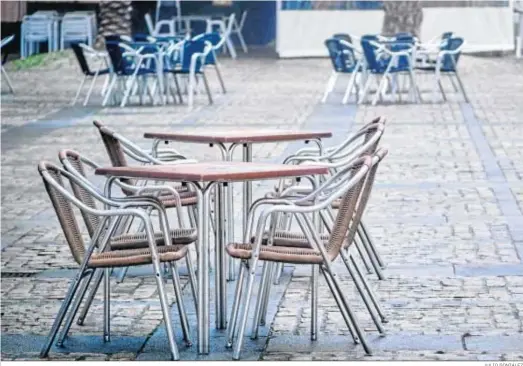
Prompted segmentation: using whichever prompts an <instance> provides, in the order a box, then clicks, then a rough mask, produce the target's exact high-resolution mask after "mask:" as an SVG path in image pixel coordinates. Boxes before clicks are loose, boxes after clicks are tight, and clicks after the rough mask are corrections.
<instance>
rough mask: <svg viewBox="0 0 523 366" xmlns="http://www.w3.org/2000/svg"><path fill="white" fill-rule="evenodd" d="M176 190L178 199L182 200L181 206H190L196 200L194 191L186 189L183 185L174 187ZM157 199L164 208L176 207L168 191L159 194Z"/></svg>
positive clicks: (174, 200)
mask: <svg viewBox="0 0 523 366" xmlns="http://www.w3.org/2000/svg"><path fill="white" fill-rule="evenodd" d="M176 190H177V191H178V194H179V195H180V201H182V206H192V205H195V204H196V203H197V202H198V198H197V196H196V192H192V191H188V190H187V189H186V188H185V187H176ZM159 199H160V201H162V203H163V205H164V206H165V208H171V207H176V199H175V197H174V196H173V195H172V194H171V193H169V192H165V193H164V194H161V195H160V197H159Z"/></svg>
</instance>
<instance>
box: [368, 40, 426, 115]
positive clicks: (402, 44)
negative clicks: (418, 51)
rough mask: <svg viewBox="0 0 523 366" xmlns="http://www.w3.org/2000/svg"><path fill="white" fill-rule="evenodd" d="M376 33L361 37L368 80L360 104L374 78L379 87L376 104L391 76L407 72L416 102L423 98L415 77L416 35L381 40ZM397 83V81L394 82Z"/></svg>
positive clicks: (375, 98) (374, 103)
mask: <svg viewBox="0 0 523 366" xmlns="http://www.w3.org/2000/svg"><path fill="white" fill-rule="evenodd" d="M380 39H381V38H380V37H378V36H375V35H366V36H363V37H362V38H361V47H362V49H363V54H364V56H365V62H366V65H367V76H368V78H367V81H366V83H365V86H364V88H363V92H362V95H361V97H360V99H359V101H358V103H359V104H361V103H363V101H365V98H366V96H367V94H368V91H369V88H370V84H371V82H372V80H375V81H376V83H377V84H378V88H377V90H376V93H375V95H374V98H373V100H372V105H376V103H377V102H378V98H380V97H382V93H384V91H385V87H386V82H387V81H388V78H389V77H391V76H396V75H398V74H406V76H408V78H409V81H410V83H409V86H410V89H409V91H410V92H412V94H413V99H414V100H415V101H416V102H419V101H420V100H421V96H420V95H419V90H418V88H417V85H416V79H415V77H414V64H413V63H414V59H415V56H414V51H415V47H416V46H415V40H414V37H412V36H409V37H402V38H401V39H391V40H381V41H380ZM394 85H395V83H394Z"/></svg>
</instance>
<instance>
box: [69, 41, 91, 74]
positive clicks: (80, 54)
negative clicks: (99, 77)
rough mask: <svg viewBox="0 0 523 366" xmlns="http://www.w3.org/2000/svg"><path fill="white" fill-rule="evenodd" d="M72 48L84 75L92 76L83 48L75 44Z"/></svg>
mask: <svg viewBox="0 0 523 366" xmlns="http://www.w3.org/2000/svg"><path fill="white" fill-rule="evenodd" d="M71 48H72V49H73V52H74V55H75V56H76V60H77V61H78V64H79V65H80V69H81V70H82V73H84V75H91V70H90V69H89V64H88V63H87V60H86V59H85V55H84V50H83V48H82V47H81V46H80V44H79V43H73V44H72V45H71Z"/></svg>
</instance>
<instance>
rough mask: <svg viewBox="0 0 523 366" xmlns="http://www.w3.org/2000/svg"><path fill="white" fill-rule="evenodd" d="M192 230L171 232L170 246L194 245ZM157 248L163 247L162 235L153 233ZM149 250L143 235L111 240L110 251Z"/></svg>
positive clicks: (194, 232)
mask: <svg viewBox="0 0 523 366" xmlns="http://www.w3.org/2000/svg"><path fill="white" fill-rule="evenodd" d="M197 237H198V236H197V233H196V230H194V229H175V230H171V240H172V242H171V243H172V245H178V244H180V245H187V244H191V243H194V242H195V241H196V239H197ZM154 238H155V239H156V245H157V246H164V245H165V241H164V237H163V233H161V232H156V233H154ZM142 248H149V242H148V240H147V236H146V234H145V233H136V234H123V235H119V236H115V237H113V238H112V239H111V250H126V249H142Z"/></svg>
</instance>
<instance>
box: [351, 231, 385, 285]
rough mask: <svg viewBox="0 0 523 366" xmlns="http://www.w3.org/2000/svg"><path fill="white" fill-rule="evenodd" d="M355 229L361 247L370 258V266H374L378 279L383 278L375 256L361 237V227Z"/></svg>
mask: <svg viewBox="0 0 523 366" xmlns="http://www.w3.org/2000/svg"><path fill="white" fill-rule="evenodd" d="M356 230H357V231H356V233H357V235H358V238H359V242H360V243H361V245H362V247H363V249H364V250H365V252H366V253H367V256H368V258H369V260H370V263H371V265H372V267H373V268H374V271H375V272H376V275H377V276H378V279H380V280H384V279H385V275H384V274H383V272H382V271H381V266H380V264H379V262H378V260H377V259H376V257H375V256H374V252H373V251H372V249H371V248H370V246H369V245H368V243H367V242H366V241H365V239H364V238H363V235H362V234H361V229H360V228H359V227H358V228H357V229H356Z"/></svg>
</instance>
